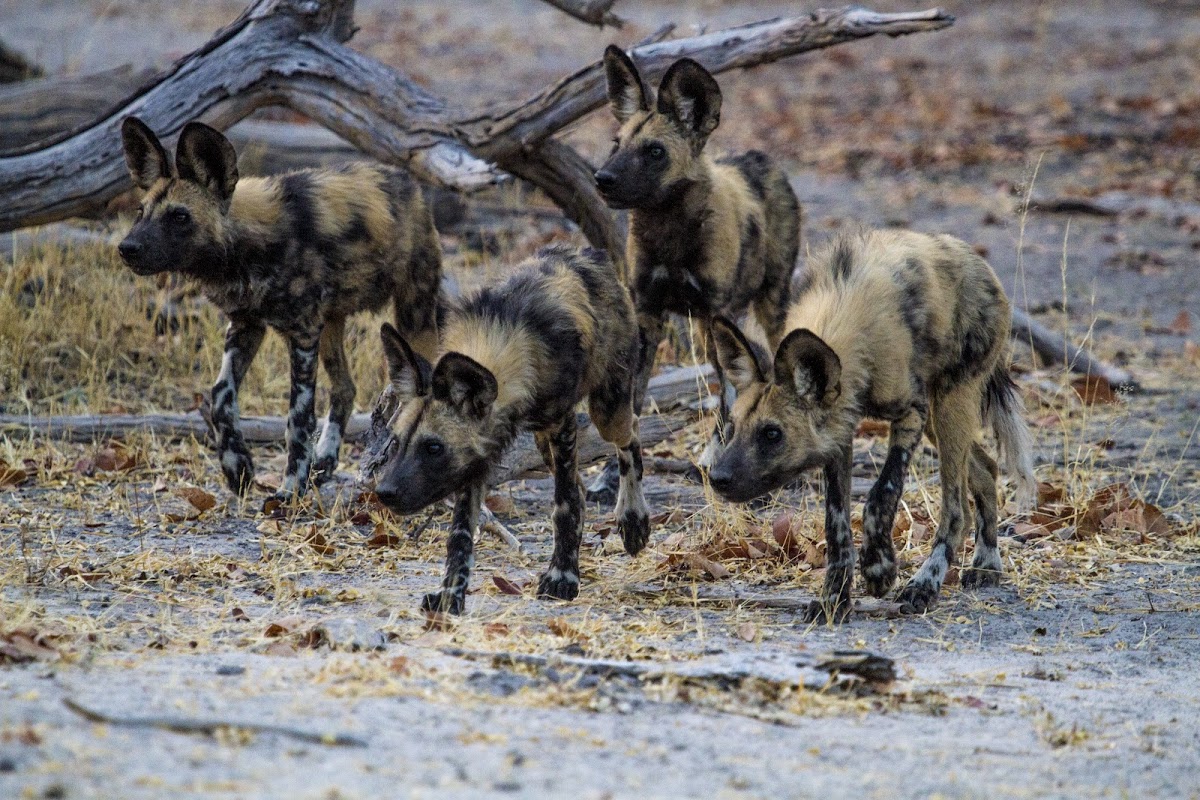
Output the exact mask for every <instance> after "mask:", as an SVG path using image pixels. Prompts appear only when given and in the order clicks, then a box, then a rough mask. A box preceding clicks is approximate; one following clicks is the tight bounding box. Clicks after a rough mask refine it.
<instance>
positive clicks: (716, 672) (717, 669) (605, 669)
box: [442, 647, 896, 691]
mask: <svg viewBox="0 0 1200 800" xmlns="http://www.w3.org/2000/svg"><path fill="white" fill-rule="evenodd" d="M442 652H443V653H445V654H446V655H448V656H453V657H455V658H465V659H468V660H472V661H489V662H490V663H491V664H492V666H493V667H497V668H503V667H513V666H520V667H531V668H534V669H537V670H543V671H545V670H551V669H553V670H555V671H558V672H563V671H572V672H576V673H582V674H585V675H597V676H600V677H602V678H613V677H623V678H634V679H636V680H639V681H663V680H668V679H672V678H674V679H684V680H689V681H701V682H712V683H716V684H718V685H720V686H722V687H731V686H738V685H740V684H742V683H743V682H744V681H747V680H762V681H768V682H771V683H777V684H784V683H792V684H795V685H799V686H804V687H805V688H807V689H813V690H818V691H819V690H823V689H827V688H829V687H830V678H831V676H832V677H838V676H853V677H855V678H858V679H861V680H862V681H865V682H866V683H867V684H870V685H872V686H875V687H878V688H886V687H888V686H890V685H891V684H892V683H893V682H894V681H895V680H896V665H895V662H894V661H893V660H892V659H890V658H888V657H887V656H882V655H878V654H876V653H870V652H867V651H865V650H835V651H834V652H832V653H826V654H821V655H816V656H810V655H807V654H796V655H794V656H792V657H790V658H789V659H788V660H789V662H790V664H789V666H790V667H792V668H800V669H802V670H806V672H800V673H796V674H795V675H794V676H793V678H792V679H791V680H787V679H780V678H779V677H778V674H777V672H778V670H771V671H770V673H768V672H767V671H766V670H762V671H760V670H755V669H753V668H752V667H746V666H741V665H732V664H730V665H725V664H721V663H709V662H706V661H699V662H678V663H669V664H664V663H660V662H653V661H617V660H615V659H595V658H584V657H581V656H569V655H562V654H548V655H540V654H536V653H510V652H500V653H490V652H487V651H485V650H466V649H462V648H458V647H448V648H444V649H443V650H442ZM717 661H719V659H717ZM814 673H815V674H814Z"/></svg>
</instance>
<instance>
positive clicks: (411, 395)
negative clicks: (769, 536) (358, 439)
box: [371, 247, 650, 614]
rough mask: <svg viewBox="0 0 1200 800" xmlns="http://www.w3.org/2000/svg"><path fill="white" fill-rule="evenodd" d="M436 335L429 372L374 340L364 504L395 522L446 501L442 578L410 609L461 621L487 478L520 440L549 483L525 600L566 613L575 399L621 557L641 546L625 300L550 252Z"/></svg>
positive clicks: (643, 516) (390, 333) (633, 348)
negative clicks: (550, 534) (545, 553)
mask: <svg viewBox="0 0 1200 800" xmlns="http://www.w3.org/2000/svg"><path fill="white" fill-rule="evenodd" d="M441 330H442V334H443V336H442V346H441V353H440V355H439V356H438V358H437V359H436V361H435V362H434V363H433V364H432V365H431V364H430V363H429V362H428V361H426V359H424V358H422V357H421V356H420V354H418V353H415V352H414V351H413V348H411V347H409V345H408V343H407V342H406V341H405V340H404V339H403V338H402V337H401V336H399V335H398V334H397V333H396V332H395V331H394V330H393V329H391V328H390V327H389V326H386V325H385V326H384V328H383V330H382V331H381V334H382V336H383V345H384V352H385V353H386V355H387V359H388V371H389V374H390V377H391V385H390V386H389V388H388V390H386V391H385V392H384V395H383V397H381V399H380V403H379V405H380V406H381V407H377V409H376V414H375V416H377V417H378V418H379V419H380V420H382V419H384V418H387V419H388V423H387V429H386V435H385V437H384V441H383V443H382V444H381V445H380V444H376V445H373V446H372V450H373V451H375V452H376V453H378V454H377V455H373V456H372V457H371V458H372V461H373V462H374V472H375V477H376V489H375V491H376V494H377V495H378V496H379V499H380V500H381V501H382V502H383V503H384V504H385V505H387V506H388V507H389V508H391V509H393V510H395V511H398V512H400V513H412V512H415V511H418V510H419V509H422V508H424V507H426V506H428V505H429V504H430V503H434V502H436V501H438V500H441V499H442V498H444V497H446V496H447V495H449V494H451V493H454V492H457V493H458V497H457V499H456V502H455V510H454V518H453V523H452V527H451V531H450V539H449V542H448V544H447V555H446V577H445V580H444V581H443V584H442V589H441V590H440V591H438V592H434V593H432V594H429V595H427V596H426V597H425V600H424V604H423V607H424V608H425V609H426V610H427V611H448V612H450V613H455V614H457V613H461V612H462V609H463V603H464V599H465V594H466V589H467V582H468V579H469V576H470V569H471V564H472V547H473V545H472V541H473V535H474V532H475V529H476V527H477V526H478V514H479V505H480V501H481V500H482V498H483V494H484V490H485V489H486V486H487V480H488V476H489V473H490V472H491V470H492V469H493V468H494V467H495V466H496V465H497V464H498V463H499V461H500V458H501V456H502V455H503V454H504V452H505V450H506V449H507V448H508V447H509V445H510V444H512V442H513V440H514V439H515V438H516V437H517V434H518V433H520V432H521V431H523V430H527V431H532V432H533V433H534V435H535V437H536V440H537V443H538V447H539V449H540V450H541V452H542V456H543V458H544V459H545V461H546V466H547V467H548V468H549V469H550V471H551V472H552V473H553V474H554V502H555V507H554V553H553V555H552V556H551V560H550V568H549V570H548V571H547V572H546V573H545V574H544V575H542V578H541V582H540V583H539V585H538V594H539V595H541V596H546V597H555V598H560V599H564V600H570V599H573V598H574V597H575V596H576V595H577V594H578V592H579V543H580V540H581V538H582V535H583V494H582V490H581V487H580V484H579V471H578V464H577V457H576V442H575V437H576V424H577V423H576V416H575V406H576V404H577V403H579V402H580V401H581V400H583V399H585V398H586V399H587V400H588V409H589V411H590V414H591V419H592V422H593V423H595V425H596V428H597V429H598V430H599V431H600V435H601V436H602V437H604V439H605V440H606V441H609V442H612V443H613V444H614V445H615V446H616V447H617V451H618V458H619V461H620V473H621V481H620V489H619V493H618V497H617V508H616V516H617V527H618V529H619V530H620V532H621V535H622V538H623V539H624V542H625V549H626V550H627V551H628V552H629V553H630V554H636V553H638V552H639V551H640V550H641V549H642V548H643V547H645V545H646V541H647V539H648V537H649V535H650V521H649V514H648V512H647V510H646V503H645V500H644V499H643V496H642V486H641V478H642V456H641V446H640V444H639V442H638V438H637V418H636V416H635V415H634V410H633V379H634V369H633V364H634V358H635V356H636V353H637V346H638V342H637V327H636V324H635V321H634V313H633V305H632V303H631V302H630V299H629V294H628V292H627V291H626V289H625V287H624V285H622V283H621V281H620V277H619V276H618V274H617V271H616V269H615V268H614V267H613V265H612V264H611V263H610V262H609V260H608V258H607V257H606V256H604V255H603V254H600V253H597V252H596V251H591V250H585V251H576V250H574V249H570V248H565V247H550V248H546V249H544V250H542V251H541V252H540V253H538V255H537V257H536V258H534V259H533V260H532V261H531V262H530V263H528V264H526V265H525V266H524V267H523V268H522V269H521V270H520V271H519V272H517V274H516V275H514V276H513V277H512V278H511V279H509V280H508V281H507V282H505V283H504V284H502V285H500V286H496V287H492V288H487V289H484V290H483V291H481V292H479V293H478V294H476V295H475V296H473V297H471V298H469V299H467V300H465V301H462V302H461V303H457V304H454V305H451V306H450V307H449V308H448V309H447V313H446V317H445V320H444V322H443V325H442V329H441Z"/></svg>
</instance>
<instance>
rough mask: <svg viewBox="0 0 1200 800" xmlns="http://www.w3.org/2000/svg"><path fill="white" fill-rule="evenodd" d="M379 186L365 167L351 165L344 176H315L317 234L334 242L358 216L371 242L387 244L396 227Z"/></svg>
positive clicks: (388, 205)
mask: <svg viewBox="0 0 1200 800" xmlns="http://www.w3.org/2000/svg"><path fill="white" fill-rule="evenodd" d="M379 184H380V175H379V173H378V171H376V170H374V169H372V168H371V167H370V166H368V165H366V164H353V165H351V166H349V167H347V168H346V171H345V172H321V173H317V174H316V175H315V176H314V186H313V195H314V196H315V198H316V200H317V202H316V203H315V209H314V210H315V212H316V222H317V232H318V233H319V234H320V235H322V236H326V237H329V238H335V237H337V236H339V235H340V234H341V233H343V232H344V231H345V230H346V228H347V227H348V226H349V224H350V222H351V220H353V219H354V217H355V216H361V217H362V220H363V224H364V225H365V226H366V229H367V233H368V234H369V236H370V238H371V240H372V241H373V242H375V243H377V244H379V243H384V242H389V241H391V240H392V238H393V237H394V233H393V231H394V229H395V227H396V223H395V221H394V220H393V219H392V213H391V207H390V204H389V203H388V198H387V195H386V194H384V192H383V190H382V189H380V186H379Z"/></svg>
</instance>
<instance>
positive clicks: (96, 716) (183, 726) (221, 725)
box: [63, 697, 367, 747]
mask: <svg viewBox="0 0 1200 800" xmlns="http://www.w3.org/2000/svg"><path fill="white" fill-rule="evenodd" d="M63 705H65V706H66V707H67V708H69V709H71V710H72V711H74V712H75V713H76V714H79V715H80V716H81V717H83V718H84V719H87V720H90V721H91V722H100V723H103V724H106V725H119V726H121V727H123V728H158V729H160V730H164V731H173V732H175V733H203V734H205V735H207V736H215V735H216V734H217V732H218V731H221V730H243V731H253V732H255V733H273V734H277V735H279V736H288V737H290V738H292V739H299V740H301V741H304V742H310V743H311V744H323V745H328V746H330V747H366V746H367V742H366V740H365V739H360V738H358V737H357V736H351V735H350V734H346V733H315V732H313V731H306V730H302V729H300V728H292V727H290V726H287V725H270V724H265V723H260V722H229V721H226V720H206V719H190V718H187V717H124V716H119V715H117V714H107V713H105V712H102V711H95V710H93V709H90V708H87V707H86V706H83V705H81V704H80V703H79V702H78V701H76V700H73V699H71V698H70V697H65V698H63Z"/></svg>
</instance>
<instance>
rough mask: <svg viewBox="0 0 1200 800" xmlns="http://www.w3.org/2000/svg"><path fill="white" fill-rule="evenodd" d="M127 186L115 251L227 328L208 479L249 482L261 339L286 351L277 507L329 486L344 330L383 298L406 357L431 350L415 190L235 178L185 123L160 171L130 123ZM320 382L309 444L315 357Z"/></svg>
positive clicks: (338, 429) (243, 486) (159, 152)
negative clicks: (320, 414)
mask: <svg viewBox="0 0 1200 800" xmlns="http://www.w3.org/2000/svg"><path fill="white" fill-rule="evenodd" d="M121 135H122V138H123V140H124V146H125V160H126V163H127V164H128V167H129V174H130V175H131V176H132V177H133V182H134V184H136V185H137V186H138V188H140V189H141V190H143V191H144V192H145V195H144V197H143V198H142V204H141V208H140V209H139V211H138V218H137V221H136V222H135V223H134V226H133V229H132V230H131V231H130V232H129V235H128V236H126V237H125V240H124V241H122V242H121V244H120V245H119V247H118V250H119V252H120V254H121V258H122V259H124V261H125V263H126V264H128V265H129V267H130V268H131V269H132V270H133V271H134V272H136V273H137V274H139V275H153V274H155V273H159V272H164V271H167V270H171V271H175V272H179V273H182V274H183V275H184V276H186V277H188V278H190V279H192V280H194V281H195V282H196V283H198V284H199V286H200V288H201V290H202V291H203V293H204V294H205V295H206V296H207V297H208V299H209V300H210V301H212V302H213V303H214V304H215V305H216V306H217V307H218V308H220V309H221V310H222V311H223V312H225V314H226V315H227V316H228V317H229V328H228V330H227V331H226V334H225V356H224V359H223V361H222V363H221V374H220V375H219V376H218V378H217V382H216V383H215V384H214V385H213V388H212V422H213V427H214V428H215V433H216V439H217V453H218V456H219V459H220V463H221V470H222V472H224V474H225V480H226V481H227V482H228V483H229V487H230V488H231V489H233V490H234V491H235V492H237V493H238V494H242V493H244V492H245V491H246V490H247V489H248V488H249V486H250V483H251V482H252V480H253V478H254V466H253V462H252V460H251V457H250V450H249V448H248V447H247V446H246V442H245V440H244V439H243V437H242V433H241V429H240V425H239V417H238V403H237V395H238V388H239V387H240V386H241V383H242V378H243V377H244V376H245V374H246V370H247V369H248V368H249V366H250V362H251V361H252V360H253V359H254V356H255V354H256V353H257V352H258V348H259V345H260V344H262V340H263V336H264V335H265V334H266V330H267V327H268V326H270V327H272V328H274V329H275V330H276V331H278V332H279V333H280V334H281V335H282V336H283V337H284V338H285V339H287V342H288V348H289V351H290V356H291V382H292V388H291V398H290V406H289V410H288V435H287V446H288V459H287V471H286V473H285V475H284V480H283V485H282V486H281V488H280V492H279V497H280V499H290V498H292V497H295V496H298V495H301V494H303V493H304V492H305V490H306V489H307V486H308V478H309V471H310V464H311V468H313V469H315V471H316V473H317V478H318V480H323V479H327V478H329V477H331V476H332V475H333V472H334V470H335V469H336V468H337V463H338V450H339V449H340V447H341V441H342V433H343V431H345V429H346V420H347V417H349V415H350V412H351V411H352V410H353V405H354V392H355V389H354V382H353V381H352V379H351V377H350V370H349V366H348V364H347V363H346V354H345V350H344V347H343V339H344V331H345V324H346V318H347V317H348V316H350V315H351V314H355V313H358V312H360V311H378V310H379V309H380V308H382V307H383V305H384V304H385V303H386V302H387V301H388V300H391V302H392V305H393V308H394V310H395V316H396V324H397V326H399V328H400V329H401V330H403V331H405V333H406V335H407V336H409V337H410V340H411V341H412V344H413V347H414V348H416V349H417V350H418V352H421V353H423V354H425V355H426V356H427V357H432V356H433V354H434V353H435V352H436V351H437V319H436V314H437V303H438V290H439V284H440V281H441V264H442V256H441V246H440V244H439V242H438V238H437V231H435V230H434V227H433V217H432V215H431V213H430V211H429V209H428V208H427V207H426V205H425V202H424V199H423V198H422V196H421V192H420V189H419V188H418V187H417V185H416V184H415V183H414V182H413V181H412V180H411V179H410V178H409V177H408V176H407V175H406V174H405V173H403V172H401V171H399V170H395V169H389V168H386V167H377V166H371V165H367V164H352V165H347V166H344V167H340V168H336V169H328V170H305V171H300V172H292V173H289V174H286V175H282V176H278V177H272V178H242V179H240V180H239V176H238V167H237V154H236V153H235V152H234V150H233V146H232V145H231V144H230V143H229V141H228V140H227V139H226V138H225V137H224V136H222V135H221V134H220V133H219V132H218V131H216V130H214V129H213V128H210V127H208V126H207V125H203V124H201V123H199V122H191V123H188V124H187V125H186V126H184V128H183V132H182V133H181V134H180V136H179V146H178V148H177V152H176V155H175V163H174V166H172V164H171V162H170V160H169V158H168V157H167V151H166V150H165V149H164V148H163V146H162V144H161V143H160V142H159V140H158V138H157V137H156V136H155V135H154V133H153V132H152V131H151V130H150V129H149V128H148V127H147V126H146V125H145V123H143V122H142V121H141V120H139V119H137V118H136V117H128V118H127V119H126V120H125V122H124V123H123V124H122V126H121ZM318 356H319V357H320V360H321V363H322V364H323V365H324V367H325V372H326V373H327V374H328V375H329V379H330V382H331V383H332V384H333V390H332V396H331V401H330V409H329V417H328V419H327V420H326V422H325V428H324V430H323V431H322V433H321V438H320V441H319V442H318V443H317V445H316V454H315V455H316V460H315V463H312V460H313V458H312V455H313V454H312V452H311V450H312V447H311V445H310V441H311V437H312V434H313V432H314V430H315V428H316V414H315V400H316V379H317V358H318Z"/></svg>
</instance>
